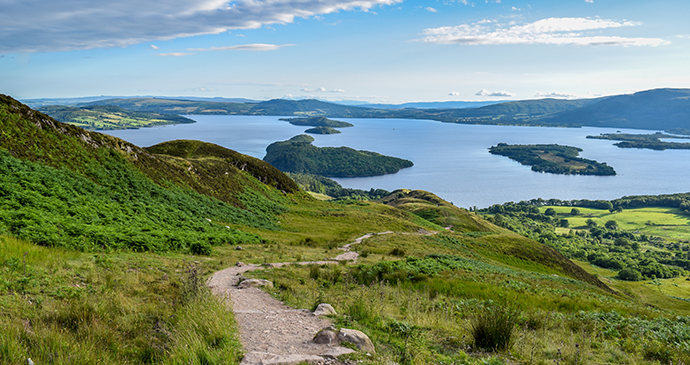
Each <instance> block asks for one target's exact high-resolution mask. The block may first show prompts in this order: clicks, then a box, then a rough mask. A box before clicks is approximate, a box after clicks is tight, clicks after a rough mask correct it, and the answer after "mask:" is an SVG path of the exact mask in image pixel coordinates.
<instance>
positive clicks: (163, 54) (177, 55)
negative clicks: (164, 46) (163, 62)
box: [156, 52, 192, 57]
mask: <svg viewBox="0 0 690 365" xmlns="http://www.w3.org/2000/svg"><path fill="white" fill-rule="evenodd" d="M191 54H192V53H183V52H171V53H159V54H157V55H156V56H161V57H184V56H189V55H191Z"/></svg>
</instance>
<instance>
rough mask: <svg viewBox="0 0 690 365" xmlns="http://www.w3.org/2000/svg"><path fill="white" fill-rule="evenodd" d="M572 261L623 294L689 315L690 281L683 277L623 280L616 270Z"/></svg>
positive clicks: (657, 306)
mask: <svg viewBox="0 0 690 365" xmlns="http://www.w3.org/2000/svg"><path fill="white" fill-rule="evenodd" d="M573 261H574V262H575V263H576V264H578V265H580V266H581V267H582V268H584V269H585V270H587V272H589V273H591V274H594V275H597V276H600V277H601V278H602V279H603V280H602V281H604V282H605V283H606V284H607V285H609V286H610V287H612V288H614V289H616V290H618V291H620V293H622V294H623V295H625V296H629V297H632V298H634V299H635V300H639V301H641V302H644V303H647V304H648V305H651V306H654V307H656V308H663V309H664V310H668V311H672V312H673V313H678V314H680V315H686V316H687V315H690V295H688V293H690V281H688V280H686V278H685V277H679V278H671V279H656V280H644V281H625V280H619V279H617V278H616V271H613V270H607V269H604V268H601V267H596V266H594V265H591V264H589V263H587V262H584V261H578V260H573ZM678 298H682V299H678ZM683 299H685V300H683Z"/></svg>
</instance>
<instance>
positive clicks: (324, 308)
mask: <svg viewBox="0 0 690 365" xmlns="http://www.w3.org/2000/svg"><path fill="white" fill-rule="evenodd" d="M337 314H338V313H336V311H335V309H333V306H331V305H330V304H327V303H321V304H319V305H318V306H317V307H316V309H315V310H314V315H315V316H330V315H337Z"/></svg>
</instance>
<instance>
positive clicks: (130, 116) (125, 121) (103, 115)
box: [39, 105, 194, 130]
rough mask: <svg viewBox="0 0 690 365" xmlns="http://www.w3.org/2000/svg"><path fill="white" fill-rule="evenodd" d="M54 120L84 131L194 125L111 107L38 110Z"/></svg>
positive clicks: (176, 118) (169, 116) (186, 120)
mask: <svg viewBox="0 0 690 365" xmlns="http://www.w3.org/2000/svg"><path fill="white" fill-rule="evenodd" d="M39 110H40V111H41V112H43V113H46V114H48V115H50V116H51V117H53V118H55V119H56V120H58V121H60V122H63V123H69V124H73V125H76V126H78V127H81V128H84V129H91V130H93V129H132V128H141V127H152V126H156V125H165V124H177V123H194V121H193V120H191V119H189V118H185V117H183V116H180V115H172V114H161V113H152V112H133V111H129V110H126V109H123V108H120V107H118V106H113V105H94V106H87V107H81V108H77V107H70V106H59V105H53V106H47V107H43V108H40V109H39Z"/></svg>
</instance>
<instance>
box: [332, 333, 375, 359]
mask: <svg viewBox="0 0 690 365" xmlns="http://www.w3.org/2000/svg"><path fill="white" fill-rule="evenodd" d="M338 339H339V340H340V341H341V342H348V343H351V344H353V345H355V346H357V348H358V349H359V350H360V351H364V352H370V353H376V348H374V343H373V342H371V340H370V339H369V336H367V335H365V334H364V332H362V331H357V330H351V329H347V328H341V329H340V332H339V333H338Z"/></svg>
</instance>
